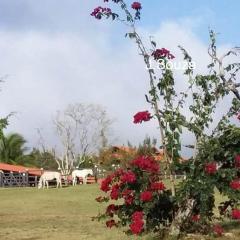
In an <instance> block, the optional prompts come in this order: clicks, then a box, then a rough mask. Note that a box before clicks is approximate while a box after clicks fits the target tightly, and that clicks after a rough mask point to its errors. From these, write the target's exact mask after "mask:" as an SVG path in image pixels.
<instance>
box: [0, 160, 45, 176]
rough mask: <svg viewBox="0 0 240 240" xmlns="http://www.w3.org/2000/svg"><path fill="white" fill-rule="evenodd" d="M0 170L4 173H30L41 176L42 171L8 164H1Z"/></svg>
mask: <svg viewBox="0 0 240 240" xmlns="http://www.w3.org/2000/svg"><path fill="white" fill-rule="evenodd" d="M0 170H2V171H9V172H20V173H23V172H28V173H29V174H30V175H35V176H41V175H42V170H41V169H38V168H29V167H24V166H18V165H11V164H7V163H0Z"/></svg>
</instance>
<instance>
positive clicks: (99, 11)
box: [91, 7, 112, 19]
mask: <svg viewBox="0 0 240 240" xmlns="http://www.w3.org/2000/svg"><path fill="white" fill-rule="evenodd" d="M110 14H112V10H111V9H110V8H103V7H97V8H95V9H94V10H93V12H92V13H91V16H93V17H95V18H96V19H101V18H102V16H103V15H110Z"/></svg>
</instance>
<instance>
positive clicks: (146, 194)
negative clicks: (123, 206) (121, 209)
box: [140, 191, 152, 202]
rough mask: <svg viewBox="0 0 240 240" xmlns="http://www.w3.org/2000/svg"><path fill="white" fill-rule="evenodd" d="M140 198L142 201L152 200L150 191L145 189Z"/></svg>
mask: <svg viewBox="0 0 240 240" xmlns="http://www.w3.org/2000/svg"><path fill="white" fill-rule="evenodd" d="M140 199H141V201H143V202H149V201H151V200H152V192H150V191H145V192H142V193H141V194H140Z"/></svg>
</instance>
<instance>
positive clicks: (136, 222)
mask: <svg viewBox="0 0 240 240" xmlns="http://www.w3.org/2000/svg"><path fill="white" fill-rule="evenodd" d="M143 225H144V221H143V212H140V211H137V212H135V213H133V215H132V223H131V224H130V229H131V231H132V233H133V234H136V235H138V234H140V233H141V232H142V230H143Z"/></svg>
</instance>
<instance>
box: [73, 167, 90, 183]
mask: <svg viewBox="0 0 240 240" xmlns="http://www.w3.org/2000/svg"><path fill="white" fill-rule="evenodd" d="M88 175H92V176H93V170H92V169H82V170H73V171H72V184H73V186H75V185H76V184H77V178H78V177H81V178H82V179H83V183H84V184H86V183H87V176H88Z"/></svg>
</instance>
